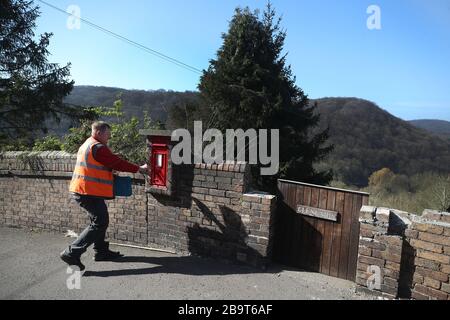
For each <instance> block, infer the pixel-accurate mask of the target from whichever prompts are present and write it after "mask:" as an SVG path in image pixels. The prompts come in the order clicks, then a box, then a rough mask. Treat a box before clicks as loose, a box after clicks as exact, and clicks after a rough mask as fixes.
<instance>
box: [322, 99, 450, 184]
mask: <svg viewBox="0 0 450 320" xmlns="http://www.w3.org/2000/svg"><path fill="white" fill-rule="evenodd" d="M315 102H317V105H318V108H317V110H316V111H317V113H318V114H320V115H321V123H320V126H319V130H323V129H326V128H329V129H330V131H329V132H330V142H331V143H333V145H334V146H335V148H334V150H333V152H332V153H331V154H330V156H329V157H328V158H327V159H326V161H324V162H323V163H321V164H319V165H318V167H319V168H321V169H323V170H325V169H332V170H333V172H334V175H335V179H337V180H340V181H343V182H344V183H346V184H348V185H356V186H358V187H365V186H367V185H368V178H369V177H370V175H371V174H372V173H373V172H375V171H378V170H380V169H382V168H390V169H391V170H392V171H393V172H395V173H397V174H401V175H405V176H408V177H412V176H413V175H415V174H419V173H421V172H437V173H442V174H448V173H450V166H449V165H448V164H449V163H450V140H448V141H446V140H443V139H440V138H439V137H436V136H434V135H431V134H429V133H427V132H426V131H424V130H421V129H418V128H416V127H414V126H412V125H411V124H410V123H408V122H406V121H403V120H401V119H398V118H396V117H394V116H392V115H391V114H389V113H388V112H386V111H384V110H382V109H380V108H379V107H378V106H376V105H375V104H373V103H372V102H369V101H366V100H361V99H356V98H325V99H319V100H316V101H315ZM396 183H402V182H401V181H397V182H396Z"/></svg>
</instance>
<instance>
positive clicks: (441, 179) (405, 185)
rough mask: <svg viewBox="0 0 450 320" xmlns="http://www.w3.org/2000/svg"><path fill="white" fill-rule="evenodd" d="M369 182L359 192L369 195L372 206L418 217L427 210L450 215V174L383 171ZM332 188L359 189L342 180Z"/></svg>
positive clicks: (377, 173)
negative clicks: (405, 212) (408, 175)
mask: <svg viewBox="0 0 450 320" xmlns="http://www.w3.org/2000/svg"><path fill="white" fill-rule="evenodd" d="M369 180H370V184H369V186H368V187H366V188H362V189H360V190H361V191H365V192H368V193H370V198H369V204H370V205H373V206H377V207H388V208H393V209H399V210H402V211H407V212H411V213H416V214H421V213H422V212H423V210H425V209H432V210H438V211H447V212H450V175H445V174H437V173H433V172H427V173H420V174H416V175H413V176H411V177H407V176H405V175H401V174H395V173H394V172H392V171H391V170H390V169H388V168H383V169H381V170H379V171H376V172H374V173H373V174H372V175H371V176H370V179H369ZM331 185H332V186H334V187H338V188H342V189H352V190H358V188H357V187H355V186H348V185H346V184H345V183H343V182H342V181H333V182H332V184H331Z"/></svg>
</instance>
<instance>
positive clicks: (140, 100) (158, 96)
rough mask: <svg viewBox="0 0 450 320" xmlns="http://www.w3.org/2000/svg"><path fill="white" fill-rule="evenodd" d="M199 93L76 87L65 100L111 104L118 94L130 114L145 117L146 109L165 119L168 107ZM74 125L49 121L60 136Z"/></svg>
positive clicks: (155, 117) (85, 104)
mask: <svg viewBox="0 0 450 320" xmlns="http://www.w3.org/2000/svg"><path fill="white" fill-rule="evenodd" d="M197 96H198V93H197V92H191V91H186V92H176V91H170V90H169V91H166V90H149V91H145V90H126V89H121V88H111V87H96V86H75V87H74V89H73V90H72V92H71V94H70V95H69V96H68V97H67V98H66V99H65V100H64V101H65V102H66V103H69V104H73V105H79V106H92V107H97V106H103V107H111V106H112V105H113V103H114V101H116V100H117V99H118V98H119V97H120V98H121V99H122V103H123V110H124V111H125V113H126V115H127V117H131V116H136V117H139V118H140V117H143V115H144V111H147V112H148V114H149V116H150V117H151V118H152V119H153V120H159V121H162V122H166V120H167V114H168V110H169V108H170V107H171V106H173V105H174V104H176V103H180V102H183V101H190V100H192V99H196V98H197ZM72 125H73V124H72V123H71V122H70V121H68V120H63V121H62V122H61V123H60V124H56V123H55V122H53V121H52V122H50V124H49V127H50V132H51V133H53V134H56V135H58V136H61V135H64V134H65V133H67V130H68V129H69V128H70V127H71V126H72Z"/></svg>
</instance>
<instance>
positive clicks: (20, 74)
mask: <svg viewBox="0 0 450 320" xmlns="http://www.w3.org/2000/svg"><path fill="white" fill-rule="evenodd" d="M38 10H39V8H38V7H35V6H33V4H32V1H26V0H1V1H0V146H5V144H11V143H13V142H14V141H15V140H21V141H22V143H23V142H26V143H28V145H31V143H32V140H33V133H35V132H36V131H38V130H39V131H42V132H44V133H45V132H46V125H45V120H46V119H48V118H53V119H55V120H57V121H59V119H60V118H61V116H62V115H64V116H69V117H71V118H77V117H78V116H79V113H80V112H82V111H81V110H80V109H78V108H76V107H74V106H71V107H69V106H67V105H65V104H64V103H63V98H64V97H65V96H67V95H68V94H69V93H70V91H71V90H72V88H73V81H69V80H68V77H69V75H70V72H69V67H70V64H68V65H66V66H65V67H59V65H58V64H55V63H49V62H48V60H47V56H48V54H49V52H48V51H47V46H48V45H49V40H50V37H51V36H52V34H50V33H44V34H43V35H41V36H40V37H39V39H38V40H35V39H34V36H35V34H34V31H33V29H34V28H35V27H36V22H35V21H36V18H37V17H38V16H39V11H38ZM79 110H80V111H79Z"/></svg>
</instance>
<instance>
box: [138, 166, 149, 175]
mask: <svg viewBox="0 0 450 320" xmlns="http://www.w3.org/2000/svg"><path fill="white" fill-rule="evenodd" d="M139 173H141V174H148V165H147V164H143V165H142V166H140V167H139Z"/></svg>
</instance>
